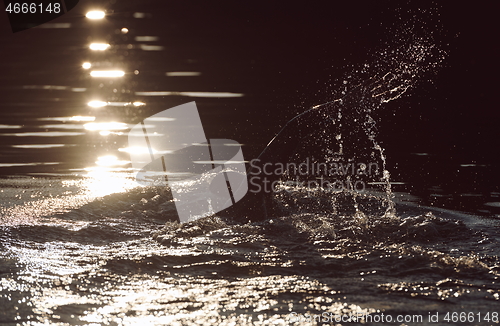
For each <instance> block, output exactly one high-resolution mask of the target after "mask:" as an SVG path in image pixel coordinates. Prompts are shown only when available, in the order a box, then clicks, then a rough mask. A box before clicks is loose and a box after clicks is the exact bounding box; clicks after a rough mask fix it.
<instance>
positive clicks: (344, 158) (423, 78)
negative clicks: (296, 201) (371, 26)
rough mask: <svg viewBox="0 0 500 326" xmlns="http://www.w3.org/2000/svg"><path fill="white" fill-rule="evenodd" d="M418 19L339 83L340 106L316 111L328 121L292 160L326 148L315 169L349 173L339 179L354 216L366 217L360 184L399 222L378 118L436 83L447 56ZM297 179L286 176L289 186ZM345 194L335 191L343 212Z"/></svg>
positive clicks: (336, 98)
mask: <svg viewBox="0 0 500 326" xmlns="http://www.w3.org/2000/svg"><path fill="white" fill-rule="evenodd" d="M417 17H418V16H414V19H412V20H410V21H408V22H406V23H403V24H401V26H398V27H397V28H394V30H391V31H390V32H391V41H390V43H387V44H385V45H383V46H381V49H379V50H377V51H375V52H374V53H373V54H372V56H371V59H370V62H369V63H365V64H363V65H362V66H359V67H356V68H353V69H352V70H351V71H350V72H349V73H348V74H347V75H346V76H345V77H344V78H343V79H341V80H337V81H336V82H335V83H333V85H334V86H333V87H335V90H333V91H332V95H331V96H332V97H333V98H334V100H330V101H328V102H325V103H322V104H319V105H316V106H314V107H313V109H317V110H318V111H320V112H321V113H320V114H318V117H319V118H318V119H319V120H323V122H322V123H318V126H319V128H320V129H321V130H319V131H318V132H317V133H316V134H315V135H313V136H312V137H310V139H306V140H305V141H304V144H303V145H302V146H299V147H298V148H297V150H296V152H295V153H294V154H293V156H292V158H293V159H294V160H298V161H301V162H304V160H305V159H306V158H308V157H310V156H311V151H310V150H309V149H308V148H311V147H315V148H320V150H319V151H318V152H320V153H319V156H320V158H319V159H318V158H317V159H315V163H319V162H326V163H327V164H329V165H328V166H331V165H332V164H334V165H336V166H338V165H340V166H341V167H342V168H343V169H344V173H339V174H337V175H335V179H336V180H337V181H339V180H340V181H341V183H342V184H343V185H344V187H343V188H342V189H341V191H340V192H342V193H343V194H342V196H345V195H346V193H347V194H349V195H350V196H351V197H352V205H353V208H354V216H360V215H362V214H363V212H362V211H360V210H359V203H358V201H359V200H360V199H362V198H366V193H365V192H364V190H366V189H365V188H364V187H363V191H362V192H359V191H357V190H356V187H355V184H356V183H357V182H363V183H366V184H369V185H370V188H372V189H370V190H377V191H382V193H383V194H384V196H383V197H384V198H382V204H383V205H384V206H385V207H386V209H385V212H384V214H383V215H384V216H385V217H395V216H396V210H395V205H394V202H393V194H392V189H391V180H390V172H389V170H388V169H387V156H386V155H385V153H384V148H383V147H382V146H381V145H380V144H379V142H378V141H377V139H376V136H377V133H378V132H377V122H376V118H375V113H376V112H377V111H378V110H379V109H380V108H381V107H382V106H383V105H384V104H386V103H389V102H391V101H394V100H397V99H400V98H401V97H403V96H404V95H405V94H408V93H409V92H410V91H411V90H412V89H413V88H414V87H415V86H417V85H418V84H419V83H423V82H431V83H432V77H433V76H434V75H435V74H436V73H437V72H438V70H439V68H440V67H441V66H442V63H443V60H444V59H445V54H446V53H445V51H444V50H442V47H441V46H440V45H439V44H437V43H436V42H435V41H434V39H433V35H432V33H431V32H427V30H428V29H426V28H425V26H422V24H423V23H422V22H420V21H419V20H418V18H417ZM318 122H319V121H318ZM318 136H319V137H318ZM318 138H320V139H318ZM321 147H323V148H321ZM316 155H318V154H316ZM370 160H371V161H376V162H377V164H379V165H380V166H379V167H380V168H379V169H377V172H376V173H371V172H369V173H366V166H367V164H369V161H370ZM355 165H356V166H358V168H359V169H358V171H357V172H354V169H353V173H345V172H346V171H347V170H349V169H348V168H350V167H351V166H355ZM346 167H348V168H346ZM341 170H342V169H341ZM358 172H359V173H358ZM295 177H296V176H295V175H290V174H286V173H285V179H287V180H293V179H294V178H295ZM312 177H317V176H312ZM330 177H331V175H330ZM308 178H311V176H308ZM322 190H324V189H322ZM337 190H338V189H337ZM340 192H339V191H333V196H332V197H333V199H332V200H333V202H334V205H337V206H341V205H339V198H338V197H339V193H340ZM365 213H366V212H365Z"/></svg>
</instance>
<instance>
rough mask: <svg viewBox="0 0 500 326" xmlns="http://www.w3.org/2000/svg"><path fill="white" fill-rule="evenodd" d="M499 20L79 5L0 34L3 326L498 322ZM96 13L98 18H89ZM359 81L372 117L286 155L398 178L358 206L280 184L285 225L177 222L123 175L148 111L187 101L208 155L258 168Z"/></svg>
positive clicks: (408, 12)
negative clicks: (304, 116)
mask: <svg viewBox="0 0 500 326" xmlns="http://www.w3.org/2000/svg"><path fill="white" fill-rule="evenodd" d="M485 6H486V5H485ZM488 6H489V7H488V8H489V9H490V10H485V12H486V13H482V15H483V16H481V17H479V16H478V9H470V8H468V9H467V10H466V9H464V8H462V9H460V8H458V9H457V8H449V7H446V6H443V7H437V8H435V6H423V7H421V9H422V10H420V9H419V8H418V5H412V4H407V5H405V6H403V7H401V5H400V4H396V3H392V2H390V1H389V2H387V3H386V6H378V5H375V4H371V3H366V4H364V6H357V5H352V6H351V5H344V6H342V7H336V6H332V5H327V4H324V5H320V4H315V5H311V6H308V7H307V8H304V7H303V6H297V5H289V4H288V5H287V6H284V5H278V4H274V5H269V4H268V5H267V6H266V9H265V10H264V9H263V7H259V6H256V7H253V6H242V5H236V4H231V3H222V2H220V3H218V4H216V5H215V4H214V5H207V4H203V5H202V4H196V5H195V4H192V5H182V4H181V3H176V4H173V3H172V4H170V3H169V4H168V5H165V4H163V3H161V4H160V3H159V2H158V1H156V2H155V1H145V2H141V4H140V5H139V4H138V3H136V2H129V1H122V2H118V3H115V2H105V3H98V5H96V4H92V2H85V1H82V2H81V3H80V5H79V6H78V7H77V8H75V10H74V12H71V13H68V14H67V15H66V16H64V17H62V18H60V19H59V20H57V21H54V22H51V24H52V25H47V26H45V28H37V29H33V30H29V31H26V32H22V33H18V34H10V32H9V30H8V26H7V24H6V22H4V23H3V25H4V26H3V27H5V28H4V30H3V33H2V36H1V37H2V39H1V42H2V47H1V48H0V53H1V55H2V58H4V60H2V62H1V63H0V67H1V69H2V71H3V74H2V75H1V76H0V81H1V86H0V94H1V95H2V99H1V108H2V109H1V111H0V118H1V122H0V137H1V139H2V141H1V144H0V150H1V151H0V158H1V162H0V173H1V174H2V178H1V179H0V188H1V189H0V192H1V194H2V195H1V197H0V198H1V203H2V206H1V215H0V220H1V224H2V225H1V228H2V232H1V233H0V237H1V244H0V245H1V246H2V249H3V250H2V251H1V254H0V277H1V279H0V282H1V283H0V289H1V290H0V300H1V306H2V307H4V309H1V310H2V311H1V312H0V321H1V322H2V323H4V324H6V325H17V324H19V325H42V324H56V325H138V324H140V325H146V324H151V325H198V324H199V325H218V324H219V325H289V324H297V325H299V324H303V325H310V324H321V323H322V322H323V323H324V324H332V325H333V324H341V325H344V324H354V325H356V324H362V323H363V324H367V325H375V324H387V325H390V324H395V325H413V324H415V325H416V324H425V325H427V324H433V325H434V324H435V325H451V324H452V325H458V324H467V325H492V324H498V323H499V316H498V314H499V313H500V310H499V308H498V307H499V300H500V297H499V294H500V288H499V285H498V282H499V280H498V277H499V273H500V270H499V266H500V265H499V260H498V256H499V254H500V252H499V241H500V228H499V222H498V217H499V215H498V214H499V209H500V200H499V196H500V189H499V183H498V180H500V179H499V173H498V171H499V169H498V167H500V165H499V161H498V154H497V150H496V149H497V148H498V139H499V138H498V136H499V135H498V128H497V127H496V126H497V124H498V117H499V116H498V113H497V112H496V111H495V112H493V109H492V108H494V107H495V105H496V104H495V103H496V102H495V96H494V94H495V93H494V91H493V90H494V89H496V88H495V87H496V86H498V82H497V81H496V79H495V78H494V77H492V75H494V74H487V73H485V71H491V72H494V71H496V70H497V68H498V63H496V61H495V60H496V59H495V60H493V59H494V58H496V57H495V54H498V46H497V45H492V44H493V43H494V42H492V40H493V39H494V35H496V34H495V32H494V31H495V30H498V28H496V29H494V28H492V25H490V20H488V19H487V17H484V15H486V16H488V15H492V14H490V13H493V12H495V10H494V8H495V6H496V5H494V4H488ZM93 7H100V8H104V9H106V11H107V16H106V19H105V20H104V21H101V22H98V21H89V20H88V19H87V18H85V17H84V14H85V13H86V12H87V11H88V10H89V9H92V8H93ZM490 7H491V8H490ZM424 9H425V10H424ZM481 12H482V11H481ZM333 13H343V15H341V14H338V15H337V14H333ZM466 13H467V14H468V15H469V18H470V20H469V21H468V22H467V23H464V22H463V20H462V19H461V17H463V15H465V14H466ZM399 18H401V19H399ZM491 21H494V20H491ZM123 28H126V29H127V30H124V29H123ZM485 31H487V32H485ZM388 35H389V36H388ZM92 42H103V43H109V44H110V48H109V49H107V50H106V51H102V52H98V51H93V50H90V49H89V44H90V43H92ZM471 47H472V48H474V49H475V50H474V51H472V50H471V49H470V48H471ZM84 62H90V63H91V64H92V67H91V68H90V69H84V68H83V67H82V64H83V63H84ZM94 69H95V70H108V69H110V70H111V69H113V70H115V69H116V70H123V71H124V72H125V75H124V76H123V77H122V78H111V79H100V78H93V77H91V76H90V75H89V71H92V70H94ZM389 72H390V74H389V75H388V73H389ZM457 76H460V77H457ZM377 78H378V79H377ZM373 80H380V81H379V82H375V83H374V82H373ZM359 84H362V85H370V87H369V88H367V89H370V90H371V91H370V92H371V93H369V94H370V96H371V95H373V94H375V95H377V96H376V97H373V98H375V99H376V101H372V100H364V99H363V97H357V96H354V97H351V99H354V100H356V105H351V104H349V103H347V102H348V101H346V104H345V105H344V106H343V107H342V109H341V110H340V109H339V110H340V111H334V112H330V114H331V116H329V117H327V118H328V119H333V120H332V121H335V122H336V123H337V125H336V126H338V124H341V126H340V127H335V129H328V128H327V129H325V128H326V127H322V128H319V129H318V133H317V134H315V135H313V136H312V137H311V138H308V139H304V141H303V144H300V145H299V146H298V147H297V149H296V151H295V152H294V153H291V156H290V160H292V161H295V162H297V163H298V162H302V161H303V160H304V159H305V158H307V157H313V156H314V157H315V158H316V159H318V160H323V161H328V162H345V160H348V159H349V158H350V157H348V155H353V156H352V158H353V160H364V159H367V158H372V159H373V160H374V161H375V162H377V163H378V164H379V166H380V167H381V170H387V171H388V172H389V174H384V173H383V171H381V172H382V174H377V175H374V176H373V177H372V178H368V180H365V181H367V184H368V185H369V189H367V191H364V192H360V193H357V194H355V198H354V199H353V197H352V196H353V195H352V193H347V194H346V193H344V192H335V191H328V190H325V189H311V188H308V187H301V186H297V187H293V188H281V189H280V191H278V192H277V193H275V194H274V196H273V200H274V201H275V205H276V207H278V208H279V211H280V214H278V216H275V217H273V218H270V219H267V220H262V221H258V220H261V219H262V216H251V217H250V218H251V219H252V220H253V222H250V223H246V224H245V223H239V222H238V223H237V222H235V220H240V219H239V216H213V217H209V218H204V219H199V220H196V221H194V222H190V223H186V224H182V225H180V224H178V223H177V222H175V220H176V218H177V217H176V216H177V215H176V211H175V205H174V203H173V202H172V198H171V195H170V194H169V192H168V189H164V188H153V187H151V188H148V187H145V188H143V187H138V186H137V184H136V183H135V181H134V179H133V171H132V170H131V168H130V162H129V160H130V158H129V156H128V153H127V150H128V149H127V139H126V133H127V129H128V128H129V127H130V126H131V125H132V124H135V123H138V122H139V121H140V120H141V119H143V118H145V117H147V116H149V115H152V114H154V113H156V112H159V111H162V110H165V109H167V108H170V107H173V106H176V105H179V104H183V103H186V102H190V101H193V100H195V101H196V103H197V105H198V109H199V111H200V116H201V118H202V121H203V122H204V127H205V132H206V134H207V137H208V138H229V139H235V140H237V141H239V142H240V143H242V144H244V146H243V152H244V155H245V158H246V159H251V158H253V157H256V156H257V155H258V154H259V152H260V151H261V150H262V149H263V148H264V146H265V144H267V142H268V141H269V140H270V139H271V138H272V137H273V136H274V135H275V134H276V132H277V131H278V130H279V129H280V127H281V126H283V125H284V124H285V123H286V122H287V121H288V120H289V119H291V118H292V117H294V116H295V115H296V114H298V113H300V112H303V111H304V110H305V109H307V108H310V107H312V106H314V105H318V104H321V103H325V102H327V101H333V100H336V99H339V98H341V97H343V96H344V95H345V94H353V92H352V90H353V89H355V87H356V86H357V85H359ZM478 84H480V85H478ZM379 87H380V88H379ZM373 90H384V92H379V91H373ZM363 94H365V93H363ZM379 94H382V95H380V96H379ZM371 98H372V97H369V99H371ZM92 101H102V102H106V104H107V105H106V106H103V107H95V106H96V105H95V104H94V107H93V106H90V105H89V103H91V102H92ZM93 103H95V102H93ZM333 113H334V114H333ZM339 114H340V115H341V116H342V117H341V116H339ZM318 125H321V123H318ZM338 135H341V137H337V136H338ZM339 144H341V147H342V148H343V152H342V154H339V153H340V151H339ZM377 146H378V147H377ZM329 160H330V161H329ZM342 160H344V161H342ZM384 164H385V165H384ZM389 175H390V177H389ZM286 177H289V179H291V180H294V178H293V177H292V176H284V177H283V178H284V179H286ZM313 177H314V176H313ZM343 181H345V179H343ZM352 181H355V180H352ZM388 185H390V191H389V188H388ZM389 199H390V201H388V200H389ZM392 204H393V205H395V206H394V208H395V210H394V211H392V210H388V209H387V208H388V207H389V206H390V205H392ZM454 312H455V313H457V314H453V313H454ZM447 313H449V314H448V315H447ZM321 314H324V315H322V317H323V319H322V320H319V319H316V320H311V319H308V318H313V316H315V315H316V317H317V318H319V317H318V316H319V315H321ZM382 314H383V316H385V317H383V316H382ZM436 314H438V315H439V317H438V320H437V321H436V320H435V319H434V316H435V315H436ZM353 315H354V316H358V317H361V316H363V317H365V319H364V320H361V318H358V319H355V318H351V319H350V320H347V319H346V318H348V317H352V316H353ZM430 315H432V318H431V319H429V318H430V317H429V316H430ZM387 316H391V317H390V318H392V319H391V320H389V319H387V318H388V317H387ZM342 317H343V318H344V319H341V320H336V319H335V318H342ZM446 317H448V319H446ZM325 318H326V319H325ZM397 318H402V319H401V320H397ZM405 318H406V319H405ZM420 318H422V319H420ZM460 318H462V319H460ZM464 318H465V319H464Z"/></svg>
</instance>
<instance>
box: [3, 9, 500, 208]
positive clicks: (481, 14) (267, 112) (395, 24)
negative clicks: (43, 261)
mask: <svg viewBox="0 0 500 326" xmlns="http://www.w3.org/2000/svg"><path fill="white" fill-rule="evenodd" d="M96 4H97V6H98V7H99V8H101V9H105V10H106V11H107V17H106V21H105V22H102V23H97V24H101V25H96V24H92V23H89V22H88V20H87V19H86V18H85V17H84V14H85V12H86V11H88V10H89V9H91V8H93V7H95V6H96ZM134 12H144V13H147V17H146V18H144V19H135V18H133V13H134ZM498 12H500V4H499V3H498V2H497V1H476V2H474V3H458V2H439V3H433V2H421V1H418V2H417V1H410V2H401V1H352V2H349V3H346V2H342V3H341V2H332V1H318V2H314V3H308V2H302V3H299V2H293V3H290V2H283V1H280V2H275V1H273V2H245V3H240V2H229V1H209V2H201V1H192V2H191V1H190V2H186V1H159V0H158V1H152V0H149V1H115V2H113V1H108V2H106V1H96V2H95V3H93V2H91V1H80V3H79V5H78V6H77V7H76V8H74V9H73V10H72V11H71V12H70V13H68V14H66V15H65V16H63V17H61V18H58V19H57V20H56V21H55V22H71V24H72V28H70V29H42V28H38V29H33V30H27V31H24V32H20V33H16V34H12V32H11V31H10V27H9V25H8V21H7V19H6V15H0V22H1V23H0V30H1V33H2V34H1V36H0V37H1V38H0V42H1V43H0V57H1V59H2V60H1V62H0V70H1V71H2V74H1V75H0V108H1V113H0V118H1V119H2V121H0V124H10V123H16V124H21V125H23V126H24V127H26V128H36V124H35V123H34V122H33V123H32V125H30V124H29V123H30V118H32V117H50V116H60V115H61V114H75V112H77V113H78V114H86V113H88V112H87V111H86V110H88V108H87V107H86V102H87V101H88V98H87V97H86V96H88V95H86V94H80V93H75V94H72V93H68V94H60V93H57V92H55V91H54V92H52V91H50V92H47V91H45V92H37V91H31V92H27V91H26V90H19V87H21V86H22V85H44V84H49V85H70V86H72V87H89V83H90V81H89V80H88V78H87V77H85V75H84V74H83V73H82V71H81V68H80V65H81V63H82V62H83V61H85V60H87V58H88V56H89V55H90V54H89V53H88V50H87V49H86V47H87V44H88V43H89V42H90V41H92V40H93V39H97V38H99V37H101V38H106V39H107V40H109V42H110V43H112V44H127V43H130V42H132V40H133V36H134V35H155V36H158V37H159V41H158V42H156V43H155V44H159V45H163V46H165V47H166V49H165V51H158V52H148V53H146V52H143V53H141V52H140V51H134V50H130V51H125V50H121V51H118V52H116V53H115V54H116V56H117V58H119V60H121V61H123V62H126V63H127V65H128V66H129V70H130V71H133V70H134V69H139V70H140V71H141V73H140V74H139V75H138V76H136V77H131V79H130V81H129V84H128V86H127V87H128V88H129V89H131V90H133V91H155V90H157V91H163V90H175V91H224V92H225V91H227V92H237V93H244V94H245V97H242V98H235V99H186V98H183V97H176V96H172V97H165V98H156V97H155V98H148V99H147V100H148V101H149V102H148V105H147V109H145V110H144V111H142V112H141V111H138V112H136V113H134V114H130V113H129V114H128V115H126V116H125V117H122V118H124V119H125V120H127V121H126V122H129V123H133V122H137V121H139V120H140V119H141V118H144V117H145V116H147V115H149V114H152V113H154V112H159V111H162V110H165V109H167V108H169V107H172V106H175V105H178V104H182V103H185V102H188V101H190V100H196V101H197V104H198V108H199V110H200V114H201V116H202V119H203V120H204V121H209V123H204V124H205V126H206V133H207V136H208V137H209V138H230V139H235V140H237V141H238V142H240V143H243V144H245V145H246V146H245V147H244V155H245V157H246V158H247V159H250V158H252V157H255V156H256V155H258V153H259V152H260V150H262V148H264V146H265V144H266V143H267V142H268V141H269V140H270V139H271V138H272V137H273V136H274V134H275V133H276V132H277V131H278V130H279V128H280V127H281V126H282V125H284V124H285V123H286V122H287V121H288V120H289V119H291V118H292V117H293V116H295V115H296V114H297V113H300V112H302V111H303V110H304V109H306V108H308V107H311V106H313V105H315V104H318V103H323V102H325V101H328V100H332V99H335V98H336V96H338V94H339V89H340V88H341V85H342V81H343V80H344V79H345V78H346V76H348V75H349V74H350V72H351V71H352V70H353V69H356V67H361V66H362V65H364V64H365V63H371V62H373V60H374V57H375V56H376V53H377V52H379V51H380V50H383V49H385V48H388V47H389V48H390V47H391V44H395V43H397V42H401V36H400V35H399V34H398V29H401V26H405V24H406V23H407V22H413V23H411V24H413V25H414V26H415V31H414V32H415V34H418V35H426V36H428V37H430V36H432V38H433V42H434V43H435V44H436V46H437V47H439V48H440V49H442V50H443V51H445V52H446V53H447V55H446V59H445V60H444V62H443V63H442V64H441V66H440V68H439V69H437V74H435V75H426V76H424V78H422V81H421V82H420V83H418V84H417V85H416V87H414V88H413V89H412V90H411V91H410V92H408V93H407V94H405V95H404V96H403V98H401V99H398V100H396V101H392V102H390V103H387V104H386V105H384V106H382V108H381V109H380V110H378V111H377V112H376V113H375V114H374V117H375V118H376V120H377V125H378V138H377V139H378V141H379V142H380V143H381V144H382V146H383V147H384V148H385V153H386V155H387V157H388V163H389V169H390V171H391V173H392V175H393V178H392V179H393V180H394V181H404V182H407V185H406V186H404V187H402V188H401V190H405V191H409V192H410V193H412V194H415V195H418V196H420V197H421V198H422V201H423V202H424V203H426V204H436V205H445V206H446V205H447V206H450V207H453V208H458V209H465V210H473V211H477V210H484V207H482V206H481V205H483V204H484V203H485V202H491V201H498V198H497V197H498V192H499V189H498V185H499V182H498V181H499V180H500V173H499V170H498V168H499V167H500V157H499V154H498V149H499V144H500V142H499V139H500V137H499V136H500V131H499V130H500V128H498V125H499V121H500V113H499V110H498V104H497V100H496V99H497V93H498V92H497V89H498V85H499V82H498V81H499V62H498V61H499V58H500V45H499V42H498V39H499V36H500V35H499V30H500V28H499V24H498V18H497V15H498ZM53 22H54V21H53ZM411 24H410V25H411ZM96 26H97V27H96ZM121 27H127V28H129V30H130V33H129V34H127V36H126V37H123V36H121V35H118V34H116V30H117V29H119V28H121ZM125 52H126V53H127V54H125ZM165 71H201V72H202V73H203V74H202V76H200V77H199V78H196V79H189V78H187V79H182V78H181V79H179V78H178V79H172V78H167V77H165V74H164V73H165ZM17 86H19V87H18V88H16V87H17ZM55 99H57V100H55ZM22 103H24V105H20V104H22ZM1 132H6V131H2V130H0V133H1ZM19 138H20V137H17V138H16V137H6V136H5V137H2V145H1V148H0V149H1V151H2V152H1V154H0V158H1V159H2V161H3V162H13V161H16V162H18V161H22V162H29V161H30V160H35V159H34V158H33V157H34V156H36V160H37V161H38V160H40V155H41V154H40V153H38V152H29V153H28V152H26V151H24V152H19V151H17V150H13V149H12V148H11V147H9V146H10V145H9V144H13V143H16V142H18V141H19ZM89 139H90V140H89ZM24 140H26V139H25V138H23V141H24ZM65 141H71V142H75V143H76V144H78V145H79V147H78V148H87V147H89V144H91V145H92V146H94V147H96V146H97V147H99V148H104V147H105V145H106V144H108V143H106V144H102V142H101V141H98V140H95V139H94V138H92V137H90V138H81V139H75V138H72V139H71V140H70V139H68V140H65ZM96 144H97V145H96ZM108 145H109V144H108ZM86 146H87V147H86ZM92 146H91V147H92ZM83 152H84V151H83ZM83 152H82V151H81V150H80V151H78V152H75V153H70V152H65V153H60V152H53V153H50V152H44V153H43V156H44V157H49V156H51V155H52V156H53V157H51V158H50V159H49V158H47V160H48V161H53V160H54V159H56V158H57V159H58V160H60V161H61V162H63V163H64V164H62V165H59V166H58V167H57V168H58V169H61V168H70V167H72V166H79V165H80V164H82V165H85V164H88V162H85V163H81V162H84V161H85V158H83V156H82V155H83V154H82V153H83ZM412 153H426V154H427V155H415V154H412ZM464 164H475V165H476V166H468V167H464V166H461V165H464ZM34 169H35V168H33V167H30V168H3V169H2V171H0V172H2V173H3V174H14V173H30V172H33V171H34ZM41 169H42V170H43V171H47V170H46V168H41ZM44 169H45V170H44ZM51 169H56V168H54V167H53V168H51ZM396 190H397V189H396ZM436 192H438V193H440V194H442V195H443V196H444V198H446V199H445V200H444V201H443V200H442V199H439V198H435V197H432V196H431V195H432V194H433V193H436ZM464 193H465V194H466V193H473V194H476V195H477V196H476V197H474V196H473V197H470V196H465V197H464V196H463V194H464ZM471 198H473V199H471Z"/></svg>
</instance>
